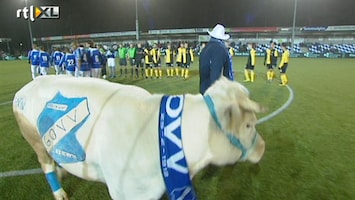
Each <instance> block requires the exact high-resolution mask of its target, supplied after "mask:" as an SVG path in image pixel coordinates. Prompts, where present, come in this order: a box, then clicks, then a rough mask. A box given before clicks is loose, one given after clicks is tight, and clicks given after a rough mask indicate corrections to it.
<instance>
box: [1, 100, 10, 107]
mask: <svg viewBox="0 0 355 200" xmlns="http://www.w3.org/2000/svg"><path fill="white" fill-rule="evenodd" d="M10 103H12V101H5V102H2V103H0V106H4V105H8V104H10Z"/></svg>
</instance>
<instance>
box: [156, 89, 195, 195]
mask: <svg viewBox="0 0 355 200" xmlns="http://www.w3.org/2000/svg"><path fill="white" fill-rule="evenodd" d="M183 107H184V96H183V95H180V96H163V97H162V100H161V104H160V112H159V144H160V145H159V147H160V164H161V171H162V174H163V178H164V182H165V186H166V188H167V192H168V195H169V198H170V199H171V200H196V199H197V197H196V192H195V190H194V189H193V186H192V182H191V179H190V174H189V170H188V166H187V161H186V158H185V154H184V151H183V144H182V137H181V121H182V120H181V117H182V111H183Z"/></svg>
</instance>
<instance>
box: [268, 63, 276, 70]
mask: <svg viewBox="0 0 355 200" xmlns="http://www.w3.org/2000/svg"><path fill="white" fill-rule="evenodd" d="M275 67H276V66H275V65H273V64H267V65H266V68H268V69H274V68H275Z"/></svg>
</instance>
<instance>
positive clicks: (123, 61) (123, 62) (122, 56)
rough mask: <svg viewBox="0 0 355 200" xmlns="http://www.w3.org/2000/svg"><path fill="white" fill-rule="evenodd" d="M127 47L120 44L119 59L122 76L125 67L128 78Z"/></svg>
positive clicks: (125, 74)
mask: <svg viewBox="0 0 355 200" xmlns="http://www.w3.org/2000/svg"><path fill="white" fill-rule="evenodd" d="M127 52H128V50H127V48H126V47H125V46H124V45H123V44H120V46H119V48H118V59H119V63H120V77H122V75H123V69H124V76H125V78H126V76H127Z"/></svg>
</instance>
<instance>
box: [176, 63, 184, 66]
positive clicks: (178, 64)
mask: <svg viewBox="0 0 355 200" xmlns="http://www.w3.org/2000/svg"><path fill="white" fill-rule="evenodd" d="M176 65H177V66H178V67H183V66H184V64H183V63H182V62H176Z"/></svg>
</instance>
